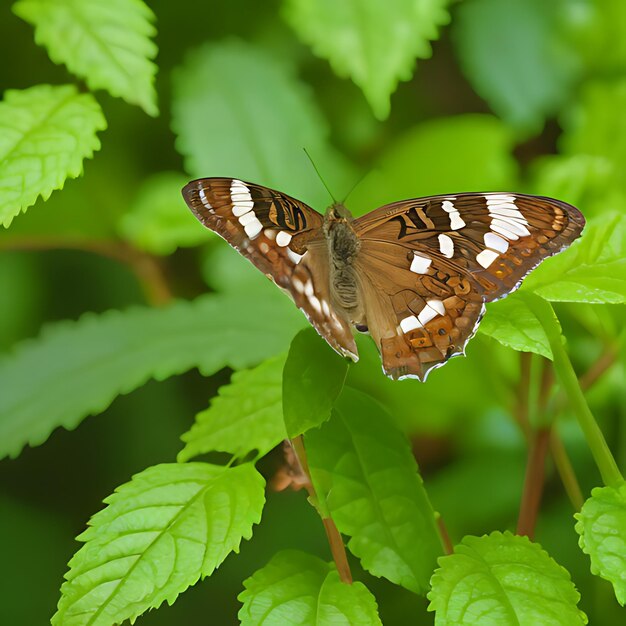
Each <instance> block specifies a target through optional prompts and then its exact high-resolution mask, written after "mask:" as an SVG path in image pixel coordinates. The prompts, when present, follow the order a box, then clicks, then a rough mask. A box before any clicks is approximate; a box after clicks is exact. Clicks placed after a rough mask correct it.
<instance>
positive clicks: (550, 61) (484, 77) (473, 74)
mask: <svg viewBox="0 0 626 626" xmlns="http://www.w3.org/2000/svg"><path fill="white" fill-rule="evenodd" d="M566 4H567V2H563V0H556V1H553V2H549V3H546V2H543V1H542V0H508V1H507V2H501V1H500V0H472V2H465V3H463V4H462V5H461V6H459V10H458V11H457V13H456V16H455V20H454V24H453V35H454V39H455V41H456V44H457V50H458V55H457V56H458V59H459V62H460V64H461V67H462V69H463V71H464V73H465V74H466V76H467V77H468V79H469V80H470V81H471V83H472V85H473V87H474V88H475V89H476V91H477V92H478V93H479V94H480V95H481V96H482V97H483V98H484V99H485V100H486V101H487V102H488V103H489V104H490V106H491V108H492V109H493V110H494V111H495V112H496V113H497V114H498V115H499V116H500V117H502V118H503V119H505V120H506V121H507V122H509V123H510V124H512V125H513V126H516V127H518V128H520V129H521V130H525V131H536V130H539V129H540V128H541V126H542V124H543V120H544V118H545V117H546V116H549V115H552V114H555V113H556V112H558V111H559V109H560V107H561V106H562V105H563V104H564V103H565V102H567V100H568V98H569V97H570V94H571V92H572V89H573V87H574V85H575V81H576V78H577V75H578V73H579V69H580V65H581V62H580V59H578V57H577V55H576V48H575V47H574V44H573V42H571V41H570V40H569V39H568V38H567V37H566V33H565V32H564V29H562V28H561V22H562V20H563V11H564V10H565V8H566Z"/></svg>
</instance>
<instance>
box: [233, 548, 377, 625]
mask: <svg viewBox="0 0 626 626" xmlns="http://www.w3.org/2000/svg"><path fill="white" fill-rule="evenodd" d="M243 584H244V587H245V591H242V592H241V593H240V594H239V600H240V601H241V602H242V603H243V607H242V608H241V610H240V611H239V619H240V620H241V624H242V626H283V625H284V624H300V625H301V626H331V625H332V626H351V625H353V624H358V625H359V626H382V622H381V621H380V618H379V617H378V610H377V606H376V600H375V598H374V596H373V595H372V594H371V593H370V592H369V591H368V590H367V588H366V587H365V585H363V584H362V583H360V582H355V583H353V584H352V585H346V584H344V583H342V582H341V581H340V580H339V575H338V574H337V572H336V571H335V569H334V567H333V566H332V565H329V564H328V563H324V561H322V560H320V559H318V558H317V557H314V556H311V555H309V554H305V553H304V552H298V551H296V550H284V551H282V552H279V553H278V554H276V555H275V556H274V557H273V558H272V560H271V561H270V562H269V563H268V564H267V565H266V566H265V567H263V568H262V569H260V570H258V571H257V572H255V573H254V574H253V575H252V576H251V577H250V578H248V579H247V580H245V581H244V583H243Z"/></svg>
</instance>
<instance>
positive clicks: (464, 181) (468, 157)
mask: <svg viewBox="0 0 626 626" xmlns="http://www.w3.org/2000/svg"><path fill="white" fill-rule="evenodd" d="M512 151H513V134H512V133H511V131H510V129H509V128H507V127H506V126H505V124H503V123H502V122H501V121H500V120H498V119H496V118H495V117H493V116H490V115H477V114H467V115H458V116H456V117H446V118H442V119H435V120H429V121H427V122H424V123H422V124H420V125H419V126H415V127H414V128H412V129H409V130H408V131H405V132H403V133H402V136H401V138H400V139H399V140H397V141H396V142H395V143H394V144H392V145H391V147H390V148H389V149H388V150H387V151H386V152H385V154H384V155H383V156H382V158H381V159H380V160H379V162H378V163H377V165H376V167H375V169H374V170H373V171H372V173H371V174H369V175H368V176H367V177H366V178H365V179H364V180H363V182H362V183H361V184H359V185H358V186H357V188H356V189H355V190H354V192H353V193H351V194H350V197H349V202H348V204H349V205H350V207H351V209H352V211H353V212H354V213H355V214H357V213H358V214H359V215H361V214H363V213H365V212H367V211H371V210H373V209H375V208H377V207H379V206H381V205H383V204H386V203H388V202H395V201H397V200H401V199H404V198H416V197H419V196H424V195H427V194H440V193H456V192H460V191H484V190H485V189H500V190H504V189H514V188H515V184H516V178H517V164H516V162H515V159H514V158H513V156H512ZM468 163H471V164H472V167H468V166H467V164H468Z"/></svg>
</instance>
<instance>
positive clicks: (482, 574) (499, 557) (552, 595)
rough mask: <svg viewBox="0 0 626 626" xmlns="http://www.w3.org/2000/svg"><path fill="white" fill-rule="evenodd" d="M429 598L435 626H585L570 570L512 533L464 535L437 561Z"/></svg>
mask: <svg viewBox="0 0 626 626" xmlns="http://www.w3.org/2000/svg"><path fill="white" fill-rule="evenodd" d="M431 582H432V590H431V591H430V593H429V594H428V598H429V599H430V606H429V610H431V611H436V616H435V624H436V625H437V626H452V625H455V626H456V625H457V624H464V625H467V626H470V625H474V624H475V625H476V626H522V625H523V626H535V625H537V624H546V625H547V624H550V626H561V625H562V626H576V625H580V624H586V623H587V617H586V615H585V614H584V613H583V612H582V611H580V610H579V609H578V608H577V606H576V604H577V603H578V601H579V599H580V595H579V594H578V592H577V591H576V588H575V587H574V585H573V583H572V581H571V579H570V576H569V573H568V572H567V570H566V569H565V568H563V567H561V566H560V565H558V564H557V563H556V561H554V559H552V558H551V557H550V556H548V554H547V552H545V551H544V550H542V549H541V546H540V545H539V544H535V543H531V542H530V541H529V540H528V538H527V537H518V536H515V535H512V534H511V533H509V532H505V533H500V532H493V533H491V534H490V535H485V536H483V537H471V536H468V537H465V538H464V539H463V541H462V542H461V543H460V544H459V545H458V546H456V547H455V549H454V554H452V555H450V556H444V557H442V558H440V559H439V569H438V570H437V571H436V572H435V574H434V575H433V578H432V581H431Z"/></svg>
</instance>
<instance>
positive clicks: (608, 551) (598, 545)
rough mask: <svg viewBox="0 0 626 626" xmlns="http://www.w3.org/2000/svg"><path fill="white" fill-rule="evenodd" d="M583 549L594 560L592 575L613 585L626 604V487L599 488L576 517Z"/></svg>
mask: <svg viewBox="0 0 626 626" xmlns="http://www.w3.org/2000/svg"><path fill="white" fill-rule="evenodd" d="M576 519H577V520H578V522H576V531H577V532H578V534H579V535H580V540H579V543H580V547H581V548H582V550H583V552H585V553H586V554H588V555H589V556H590V557H591V571H592V573H594V574H596V575H598V576H602V578H605V579H606V580H608V581H610V582H611V583H612V584H613V589H614V590H615V596H616V597H617V600H618V602H619V603H620V604H621V605H622V606H624V604H626V483H622V484H620V485H617V486H614V487H613V486H612V487H596V488H595V489H594V490H593V491H592V492H591V498H589V499H588V500H587V501H586V502H585V504H584V505H583V508H582V509H581V511H580V513H577V514H576Z"/></svg>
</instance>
